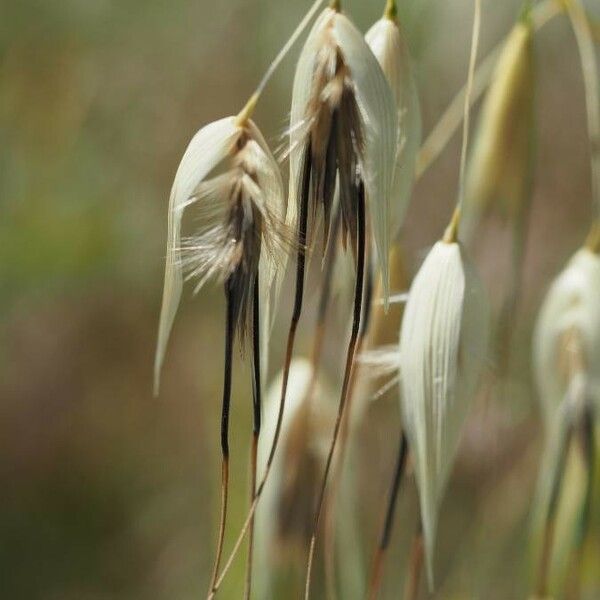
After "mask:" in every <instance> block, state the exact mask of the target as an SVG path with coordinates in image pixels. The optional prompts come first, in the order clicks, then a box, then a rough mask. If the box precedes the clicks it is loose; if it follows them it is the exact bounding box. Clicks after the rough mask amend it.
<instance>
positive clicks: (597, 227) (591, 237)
mask: <svg viewBox="0 0 600 600" xmlns="http://www.w3.org/2000/svg"><path fill="white" fill-rule="evenodd" d="M585 247H586V248H587V249H588V250H590V251H591V252H593V253H594V254H600V221H598V220H597V221H595V222H594V223H593V224H592V228H591V229H590V232H589V234H588V237H587V240H586V241H585Z"/></svg>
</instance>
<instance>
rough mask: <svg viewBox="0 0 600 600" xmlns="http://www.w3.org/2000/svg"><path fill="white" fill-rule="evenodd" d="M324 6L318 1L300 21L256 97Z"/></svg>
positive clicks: (270, 67) (321, 1)
mask: <svg viewBox="0 0 600 600" xmlns="http://www.w3.org/2000/svg"><path fill="white" fill-rule="evenodd" d="M322 4H323V0H316V1H315V3H314V4H313V5H312V7H311V9H310V10H309V11H308V12H307V13H306V15H305V16H304V18H303V19H302V21H300V23H299V25H298V27H296V29H295V30H294V33H292V36H291V37H290V39H289V40H288V41H287V42H286V43H285V45H284V46H283V48H282V49H281V50H280V51H279V54H278V55H277V56H276V57H275V60H274V61H273V62H272V63H271V65H270V66H269V68H268V69H267V72H266V73H265V74H264V76H263V78H262V79H261V81H260V83H259V84H258V87H257V88H256V92H255V94H256V95H258V96H260V94H261V93H262V92H263V90H264V89H265V87H266V85H267V83H269V80H270V79H271V77H272V76H273V73H275V71H276V70H277V67H279V65H280V64H281V62H282V61H283V59H284V58H285V57H286V55H287V53H288V52H289V51H290V50H291V48H292V46H293V45H294V44H295V43H296V41H297V40H298V38H299V37H300V36H301V35H302V33H303V32H304V30H305V29H306V27H307V26H308V24H309V23H310V21H311V19H312V18H313V17H314V16H315V14H316V13H317V11H318V10H319V8H320V7H321V5H322Z"/></svg>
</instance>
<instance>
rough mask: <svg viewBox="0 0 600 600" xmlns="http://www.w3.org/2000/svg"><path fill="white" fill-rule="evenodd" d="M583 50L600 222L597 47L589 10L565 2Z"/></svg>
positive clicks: (573, 1)
mask: <svg viewBox="0 0 600 600" xmlns="http://www.w3.org/2000/svg"><path fill="white" fill-rule="evenodd" d="M564 3H565V5H566V7H567V11H568V13H569V17H570V19H571V23H572V25H573V31H574V33H575V38H576V40H577V46H578V48H579V56H580V58H581V70H582V72H583V82H584V86H585V104H586V110H587V127H588V136H589V143H590V158H591V170H592V198H593V210H594V217H595V218H596V219H597V220H600V91H599V90H598V86H599V81H598V65H597V61H596V48H595V47H594V39H593V37H592V31H591V28H590V24H589V21H588V18H587V15H586V14H585V10H584V9H583V7H582V6H581V4H580V2H579V1H578V0H564Z"/></svg>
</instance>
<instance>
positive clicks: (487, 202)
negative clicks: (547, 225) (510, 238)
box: [462, 20, 535, 240]
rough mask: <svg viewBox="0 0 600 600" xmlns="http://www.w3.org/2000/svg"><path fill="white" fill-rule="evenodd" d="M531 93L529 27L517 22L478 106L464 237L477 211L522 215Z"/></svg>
mask: <svg viewBox="0 0 600 600" xmlns="http://www.w3.org/2000/svg"><path fill="white" fill-rule="evenodd" d="M534 92H535V69H534V51H533V28H532V24H531V23H530V22H529V21H528V20H521V21H519V22H518V23H517V24H516V25H515V26H514V27H513V29H512V31H511V33H510V34H509V36H508V39H507V41H506V43H505V46H504V49H503V50H502V53H501V55H500V57H499V59H498V63H497V65H496V68H495V71H494V74H493V77H492V83H491V86H490V88H489V90H488V92H487V95H486V97H485V100H484V104H483V107H482V112H481V116H480V119H479V123H478V127H477V132H476V137H475V142H474V144H473V148H472V152H471V158H470V163H469V168H468V175H467V181H466V199H465V208H464V211H463V225H462V229H463V231H464V239H465V240H468V239H470V237H471V236H472V234H473V231H474V228H475V227H476V226H477V222H478V220H479V216H480V214H482V213H485V212H486V211H488V210H490V209H492V208H496V210H498V211H499V212H500V214H502V215H503V216H504V218H506V219H508V220H511V221H515V220H519V219H522V218H523V215H524V214H525V210H526V208H527V206H528V205H529V200H530V196H531V181H532V169H533V142H534V135H533V128H534ZM494 202H496V203H497V204H495V205H493V203H494Z"/></svg>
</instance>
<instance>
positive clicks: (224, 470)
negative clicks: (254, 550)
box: [210, 277, 236, 589]
mask: <svg viewBox="0 0 600 600" xmlns="http://www.w3.org/2000/svg"><path fill="white" fill-rule="evenodd" d="M234 293H235V292H234V286H233V282H232V278H231V277H230V278H229V279H228V280H227V281H226V282H225V302H226V305H227V308H226V312H227V316H226V318H225V364H224V367H223V403H222V412H221V456H222V458H221V515H220V518H219V537H218V541H217V553H216V556H215V562H214V566H213V574H212V577H211V584H210V586H211V589H212V587H213V586H214V584H215V581H216V579H217V575H218V573H219V565H220V563H221V555H222V554H223V540H224V539H225V526H226V523H227V499H228V496H229V407H230V404H231V376H232V355H233V342H234V337H235V312H236V309H235V305H236V302H235V298H234Z"/></svg>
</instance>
